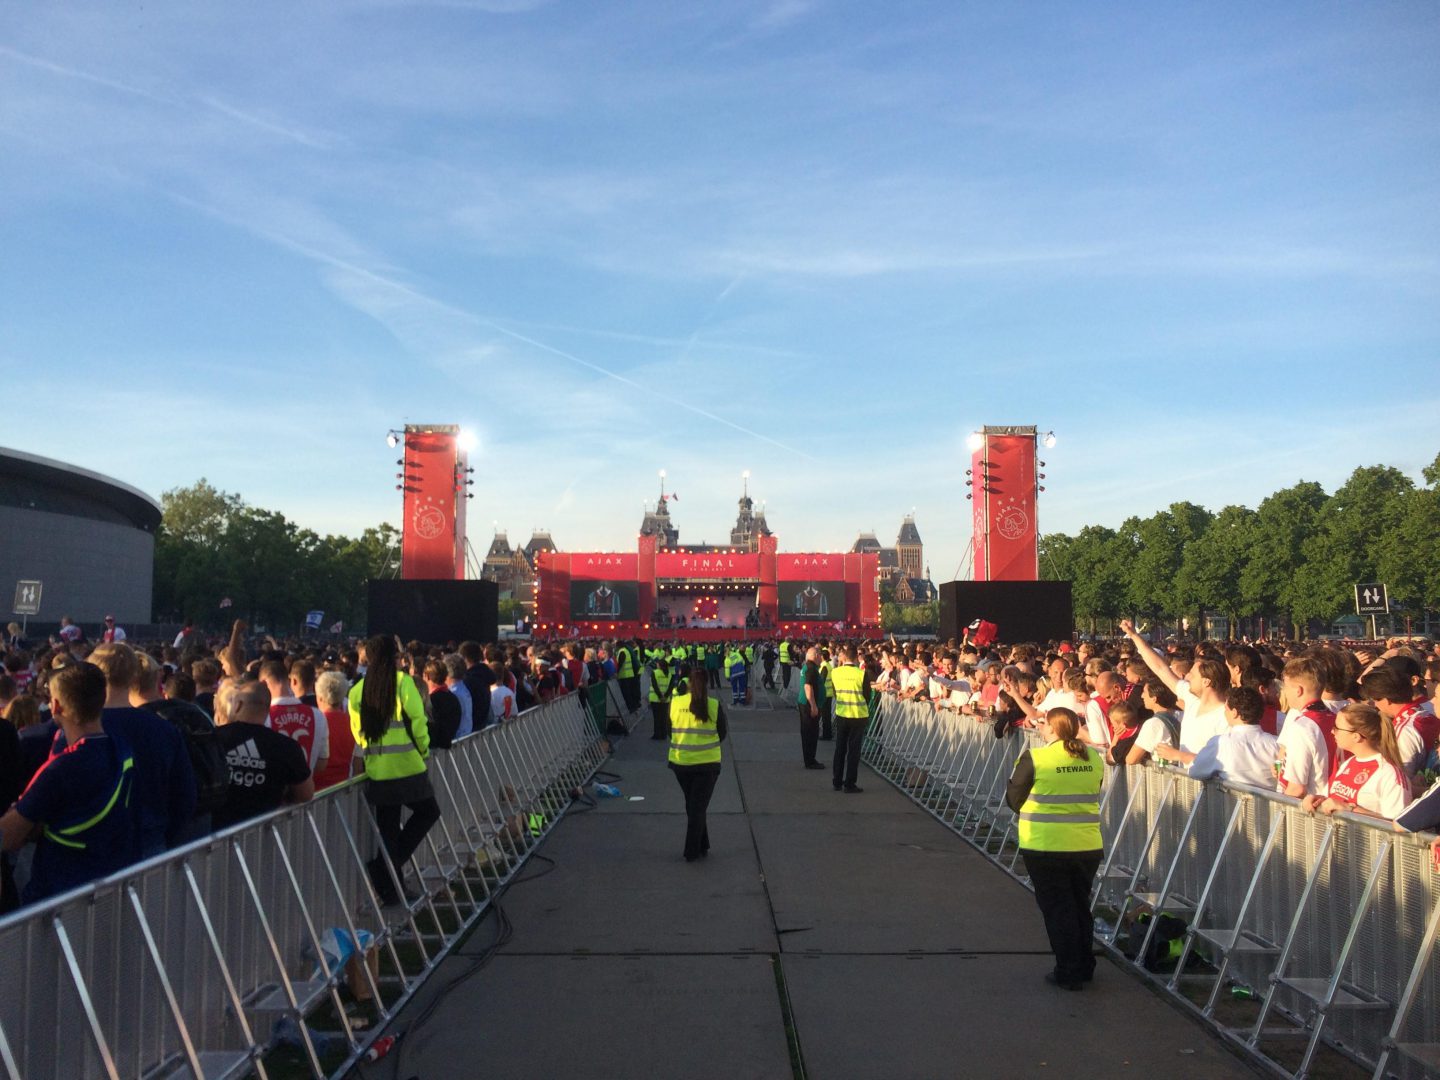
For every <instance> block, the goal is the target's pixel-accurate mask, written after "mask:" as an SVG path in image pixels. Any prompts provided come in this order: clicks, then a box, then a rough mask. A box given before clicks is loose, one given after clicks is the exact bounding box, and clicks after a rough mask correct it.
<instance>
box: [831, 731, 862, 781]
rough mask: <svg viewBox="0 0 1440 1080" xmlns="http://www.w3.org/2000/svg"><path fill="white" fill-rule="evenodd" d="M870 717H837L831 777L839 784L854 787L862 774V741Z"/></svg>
mask: <svg viewBox="0 0 1440 1080" xmlns="http://www.w3.org/2000/svg"><path fill="white" fill-rule="evenodd" d="M868 723H869V717H865V716H857V717H854V718H851V717H849V716H840V717H836V719H835V768H834V770H833V772H832V774H831V779H832V780H834V781H835V783H836V784H837V785H841V784H843V785H844V786H845V787H854V786H855V781H856V780H857V779H858V778H859V776H860V743H861V741H862V740H863V739H864V738H865V725H866V724H868Z"/></svg>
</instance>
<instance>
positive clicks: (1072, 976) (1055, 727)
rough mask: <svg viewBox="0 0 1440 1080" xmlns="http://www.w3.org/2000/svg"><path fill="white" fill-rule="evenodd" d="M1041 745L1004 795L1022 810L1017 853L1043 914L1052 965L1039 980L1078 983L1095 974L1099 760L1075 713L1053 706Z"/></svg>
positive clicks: (1070, 986) (1072, 986) (1020, 764)
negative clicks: (1082, 735)
mask: <svg viewBox="0 0 1440 1080" xmlns="http://www.w3.org/2000/svg"><path fill="white" fill-rule="evenodd" d="M1045 721H1046V722H1045V724H1044V725H1043V726H1042V727H1041V729H1040V730H1041V731H1043V732H1044V733H1045V736H1046V738H1047V739H1048V740H1049V741H1048V743H1047V744H1046V745H1045V746H1042V747H1038V748H1035V749H1030V750H1026V751H1025V752H1024V753H1023V754H1021V755H1020V760H1019V761H1017V762H1016V763H1015V771H1014V773H1013V774H1012V775H1011V777H1010V782H1009V784H1007V785H1006V788H1005V801H1006V802H1007V803H1008V804H1009V805H1010V809H1012V810H1014V811H1015V813H1016V814H1018V815H1019V817H1020V829H1019V833H1020V855H1021V858H1023V859H1024V860H1025V871H1026V873H1028V874H1029V875H1030V884H1031V885H1032V886H1033V887H1034V889H1035V902H1036V903H1037V904H1038V905H1039V906H1040V914H1041V915H1042V916H1043V917H1044V919H1045V933H1046V935H1047V936H1048V937H1049V938H1050V950H1051V951H1052V952H1053V953H1054V954H1055V970H1054V971H1050V972H1047V973H1046V974H1045V981H1046V982H1048V983H1050V984H1051V985H1053V986H1059V987H1063V988H1064V989H1066V990H1080V989H1082V988H1083V987H1084V984H1085V983H1087V982H1090V980H1091V979H1093V978H1094V977H1095V955H1094V950H1093V948H1092V939H1093V938H1094V935H1095V920H1094V918H1093V917H1092V916H1091V914H1090V891H1091V889H1092V888H1093V887H1094V885H1095V874H1096V871H1098V870H1099V869H1100V858H1101V855H1102V842H1101V839H1100V785H1101V783H1102V782H1103V781H1104V779H1105V762H1104V759H1102V758H1101V757H1100V754H1099V753H1098V752H1097V751H1096V750H1095V749H1094V747H1091V746H1089V745H1087V744H1086V743H1084V742H1082V741H1081V739H1080V718H1079V717H1078V716H1076V715H1075V713H1074V712H1073V711H1072V710H1070V709H1065V708H1058V709H1051V710H1050V711H1049V712H1048V713H1046V714H1045Z"/></svg>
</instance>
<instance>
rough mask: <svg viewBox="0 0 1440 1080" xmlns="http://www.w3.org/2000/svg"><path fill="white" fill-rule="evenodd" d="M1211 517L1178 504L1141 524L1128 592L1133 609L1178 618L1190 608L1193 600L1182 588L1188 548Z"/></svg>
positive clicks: (1191, 506) (1200, 508)
mask: <svg viewBox="0 0 1440 1080" xmlns="http://www.w3.org/2000/svg"><path fill="white" fill-rule="evenodd" d="M1210 518H1211V514H1210V511H1208V510H1206V509H1205V508H1204V507H1203V506H1196V505H1195V504H1194V503H1191V502H1177V503H1172V504H1171V505H1170V507H1169V509H1166V510H1162V511H1160V513H1158V514H1155V515H1154V516H1152V517H1148V518H1146V519H1145V520H1144V521H1141V522H1140V523H1139V529H1138V539H1139V551H1138V552H1137V553H1136V555H1135V560H1134V562H1133V564H1132V569H1131V572H1130V580H1129V583H1128V587H1127V590H1126V597H1127V599H1128V600H1129V603H1130V606H1132V607H1134V608H1136V609H1137V610H1139V611H1143V612H1146V613H1148V614H1155V615H1171V616H1175V617H1177V618H1178V617H1179V616H1180V614H1181V613H1182V612H1184V611H1186V610H1187V609H1188V608H1189V606H1190V605H1189V600H1190V599H1191V598H1190V597H1188V596H1187V595H1186V594H1185V593H1184V592H1183V591H1182V590H1181V587H1180V568H1181V566H1182V564H1183V562H1184V557H1185V546H1186V545H1187V544H1189V543H1190V542H1191V541H1193V540H1195V539H1196V538H1198V537H1199V536H1201V535H1203V534H1204V532H1205V529H1206V528H1207V527H1208V526H1209V524H1210Z"/></svg>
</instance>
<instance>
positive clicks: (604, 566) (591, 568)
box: [570, 551, 640, 581]
mask: <svg viewBox="0 0 1440 1080" xmlns="http://www.w3.org/2000/svg"><path fill="white" fill-rule="evenodd" d="M639 563H640V558H639V556H638V555H637V554H636V553H635V552H633V551H631V552H621V553H620V554H608V553H607V554H578V555H571V556H570V579H571V580H572V581H610V580H612V579H614V580H617V581H634V580H636V578H637V577H638V576H639Z"/></svg>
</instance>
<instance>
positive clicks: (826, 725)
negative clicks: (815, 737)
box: [820, 697, 835, 739]
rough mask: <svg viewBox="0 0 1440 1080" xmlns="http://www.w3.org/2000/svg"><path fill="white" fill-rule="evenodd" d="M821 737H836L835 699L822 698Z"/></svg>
mask: <svg viewBox="0 0 1440 1080" xmlns="http://www.w3.org/2000/svg"><path fill="white" fill-rule="evenodd" d="M820 737H821V738H822V739H833V738H834V737H835V699H834V698H830V697H827V698H822V699H821V700H820Z"/></svg>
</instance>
